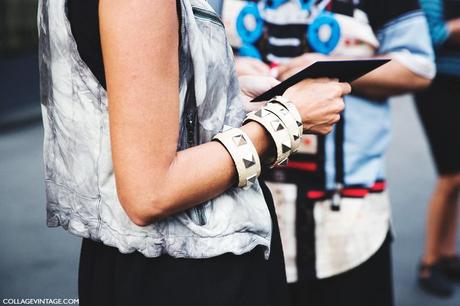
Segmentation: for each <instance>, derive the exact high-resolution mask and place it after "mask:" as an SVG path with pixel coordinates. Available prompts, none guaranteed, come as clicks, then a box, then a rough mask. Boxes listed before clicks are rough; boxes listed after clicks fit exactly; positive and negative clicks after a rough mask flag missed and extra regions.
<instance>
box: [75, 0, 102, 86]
mask: <svg viewBox="0 0 460 306" xmlns="http://www.w3.org/2000/svg"><path fill="white" fill-rule="evenodd" d="M67 18H68V19H69V21H70V26H71V28H72V34H73V36H74V38H75V41H76V42H77V47H78V52H79V53H80V57H81V58H82V60H83V61H84V62H85V63H86V65H88V67H89V69H90V70H91V72H92V73H93V74H94V76H95V77H96V78H97V80H98V81H99V82H100V83H101V85H102V86H103V87H104V88H105V89H107V87H106V82H105V74H104V62H103V60H102V48H101V36H100V32H99V0H67Z"/></svg>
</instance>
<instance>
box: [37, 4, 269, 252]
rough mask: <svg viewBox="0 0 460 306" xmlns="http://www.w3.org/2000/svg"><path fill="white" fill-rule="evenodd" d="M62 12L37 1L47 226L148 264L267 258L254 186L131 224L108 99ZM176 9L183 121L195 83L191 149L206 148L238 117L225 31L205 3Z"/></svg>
mask: <svg viewBox="0 0 460 306" xmlns="http://www.w3.org/2000/svg"><path fill="white" fill-rule="evenodd" d="M65 6H66V1H65V0H40V1H39V12H38V24H39V37H40V52H39V60H40V74H41V95H42V111H43V122H44V127H45V139H44V162H45V176H46V177H45V181H46V194H47V224H48V226H50V227H57V226H62V227H63V228H64V229H66V230H68V231H69V232H71V233H73V234H75V235H78V236H81V237H89V238H91V239H94V240H97V241H102V242H103V243H104V244H106V245H110V246H114V247H117V248H118V249H119V250H120V251H121V252H123V253H128V252H133V251H136V250H137V251H139V252H141V253H142V254H144V255H145V256H147V257H156V256H159V255H161V254H165V253H166V254H169V255H171V256H174V257H191V258H206V257H212V256H217V255H220V254H223V253H227V252H231V253H235V254H242V253H246V252H248V251H250V250H252V249H253V248H254V247H255V246H257V245H262V246H265V247H266V250H267V251H266V256H268V254H269V245H270V238H271V220H270V215H269V211H268V209H267V206H266V203H265V200H264V198H263V194H262V191H261V188H260V186H259V185H258V184H256V185H255V186H254V187H253V188H251V189H249V190H242V189H236V188H235V189H231V190H229V191H228V192H226V193H224V194H222V195H221V196H219V197H217V198H216V199H214V200H212V201H209V202H207V203H204V204H203V205H201V206H200V207H198V208H195V209H192V210H191V211H188V212H184V213H181V214H178V215H175V216H172V217H169V218H167V219H165V220H162V221H160V222H156V223H153V224H151V225H149V226H146V227H139V226H137V225H135V224H134V223H133V222H132V221H131V220H130V219H129V218H128V216H127V215H126V213H125V211H124V210H123V208H122V206H121V205H120V202H119V200H118V197H117V191H116V187H115V178H114V175H113V168H112V159H111V149H110V142H109V141H110V139H109V129H108V128H109V125H108V111H107V103H108V101H107V96H106V92H105V90H104V88H103V87H102V86H101V85H100V84H99V83H98V81H97V80H96V78H95V77H94V76H93V75H92V73H91V71H90V70H89V68H88V67H87V66H86V64H85V63H84V62H83V61H82V60H81V58H80V56H79V54H78V51H77V47H76V43H75V40H74V38H73V36H72V34H71V30H70V24H69V22H68V20H67V17H66V14H65ZM181 6H182V28H181V37H182V44H181V51H180V106H181V108H180V109H181V116H182V113H183V109H184V101H185V95H186V91H187V83H188V82H189V81H190V80H191V78H192V75H193V76H194V79H195V93H196V104H197V112H198V130H199V133H198V135H199V139H198V142H199V143H204V142H208V141H210V140H211V137H212V136H213V135H215V134H216V133H217V132H219V131H220V130H221V129H222V127H223V125H224V124H227V125H231V126H239V125H240V124H241V121H242V119H243V116H244V112H243V110H242V105H241V101H240V100H239V98H238V93H239V88H238V81H237V78H236V74H235V71H234V66H233V55H232V51H231V49H230V47H229V45H228V42H227V38H226V36H225V32H224V29H223V26H222V25H221V24H219V22H216V20H213V19H212V18H207V15H210V14H211V15H212V14H215V13H214V12H213V11H212V8H211V7H210V6H209V5H208V4H207V3H206V2H205V1H202V0H181ZM194 9H195V10H197V9H198V10H200V12H201V14H194ZM178 119H179V120H180V119H181V118H178ZM180 122H182V120H181V121H180ZM184 134H185V132H184V129H183V128H182V127H181V135H180V140H181V141H180V142H179V144H178V148H179V149H184V148H185V146H184V145H183V144H184V143H186V142H185V141H184V139H185V137H186V136H185V135H184ZM199 163H200V161H199V160H197V161H196V165H194V166H197V165H199ZM197 212H198V213H197ZM196 216H200V218H196Z"/></svg>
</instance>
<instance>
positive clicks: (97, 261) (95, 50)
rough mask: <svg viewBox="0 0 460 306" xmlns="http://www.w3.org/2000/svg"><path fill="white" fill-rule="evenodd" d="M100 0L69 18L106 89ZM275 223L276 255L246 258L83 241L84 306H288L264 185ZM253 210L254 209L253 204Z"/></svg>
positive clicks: (74, 5)
mask: <svg viewBox="0 0 460 306" xmlns="http://www.w3.org/2000/svg"><path fill="white" fill-rule="evenodd" d="M98 2H99V1H97V0H68V1H67V16H68V18H69V21H70V24H71V28H72V33H73V35H74V37H75V40H76V42H77V46H78V50H79V53H80V56H81V58H82V59H83V60H84V61H85V63H86V64H87V65H88V66H89V68H90V69H91V71H92V72H93V74H94V75H95V76H96V78H97V79H98V80H99V82H100V83H101V84H102V85H103V86H104V88H105V76H104V66H103V61H102V52H101V45H100V36H99V23H98V21H99V18H98ZM262 189H263V192H264V196H265V200H266V202H267V205H268V208H269V210H270V215H271V218H272V221H273V235H272V241H271V255H270V258H269V260H265V259H264V254H263V253H264V252H263V249H262V248H261V247H257V248H255V249H254V250H253V251H252V252H250V253H247V254H245V255H240V256H237V255H233V254H224V255H221V256H217V257H214V258H210V259H178V258H172V257H170V256H167V255H163V256H161V257H157V258H147V257H145V256H143V255H142V254H140V253H138V252H135V253H130V254H122V253H120V252H119V251H118V249H116V248H113V247H109V246H106V245H104V244H102V243H99V242H95V241H92V240H90V239H83V242H82V248H81V255H80V267H79V279H78V292H79V299H80V305H83V306H85V305H97V306H103V305H111V306H113V305H123V306H124V305H155V306H176V305H177V306H183V305H197V306H198V305H200V306H207V305H209V306H226V305H229V306H230V305H232V306H245V305H247V306H258V305H260V306H270V305H272V306H286V305H289V302H288V291H287V284H286V276H285V269H284V259H283V253H282V247H281V239H280V235H279V229H278V224H277V221H276V215H275V210H274V204H273V200H272V198H271V194H270V192H269V190H268V188H267V187H266V186H265V185H262ZM248 205H250V204H248Z"/></svg>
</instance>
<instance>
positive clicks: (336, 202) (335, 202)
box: [331, 183, 343, 211]
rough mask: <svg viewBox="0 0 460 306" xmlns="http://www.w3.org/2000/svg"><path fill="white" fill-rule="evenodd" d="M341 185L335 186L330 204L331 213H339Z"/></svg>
mask: <svg viewBox="0 0 460 306" xmlns="http://www.w3.org/2000/svg"><path fill="white" fill-rule="evenodd" d="M342 188H343V185H342V184H340V183H336V184H335V189H334V193H333V195H332V199H331V200H332V204H331V210H332V211H340V200H341V199H342V196H341V195H340V194H341V192H342Z"/></svg>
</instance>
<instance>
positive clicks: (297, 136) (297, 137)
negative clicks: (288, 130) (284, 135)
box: [292, 134, 300, 140]
mask: <svg viewBox="0 0 460 306" xmlns="http://www.w3.org/2000/svg"><path fill="white" fill-rule="evenodd" d="M292 137H294V140H298V139H299V138H300V136H299V135H295V134H294V135H292Z"/></svg>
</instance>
